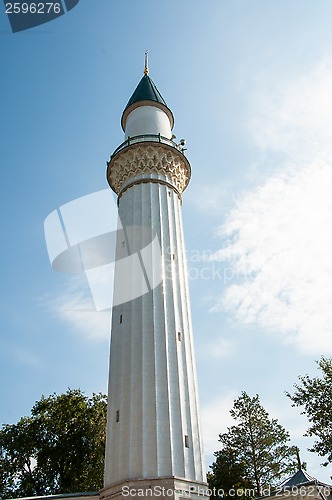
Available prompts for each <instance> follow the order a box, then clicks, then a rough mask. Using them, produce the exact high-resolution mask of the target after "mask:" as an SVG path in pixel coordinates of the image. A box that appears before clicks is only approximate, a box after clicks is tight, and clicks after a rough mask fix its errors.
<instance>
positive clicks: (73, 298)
mask: <svg viewBox="0 0 332 500" xmlns="http://www.w3.org/2000/svg"><path fill="white" fill-rule="evenodd" d="M41 303H42V306H43V307H44V308H45V309H47V310H48V311H49V312H50V313H51V314H52V315H54V316H56V317H57V318H59V319H60V320H62V321H65V322H66V323H67V324H68V325H69V327H70V328H71V330H72V331H73V332H75V333H76V334H78V335H82V336H83V337H85V338H86V339H88V340H92V341H104V340H108V339H109V336H110V318H111V312H110V311H107V310H106V311H96V309H95V305H94V302H93V299H92V296H91V293H90V291H89V288H88V286H87V282H86V279H85V278H84V275H83V274H78V275H75V276H74V277H72V278H71V279H69V280H68V284H67V286H66V287H65V288H64V289H62V290H61V292H58V293H55V294H52V295H47V296H44V297H43V298H42V299H41Z"/></svg>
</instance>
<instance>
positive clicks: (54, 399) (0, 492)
mask: <svg viewBox="0 0 332 500" xmlns="http://www.w3.org/2000/svg"><path fill="white" fill-rule="evenodd" d="M106 406H107V401H106V396H104V395H102V394H94V395H93V396H92V397H91V398H88V397H86V396H85V395H84V394H83V393H82V392H81V391H80V390H70V389H69V390H68V391H67V392H66V393H65V394H61V395H59V396H58V395H56V394H53V395H51V396H49V397H47V398H46V397H44V396H43V397H42V398H41V399H40V400H39V401H37V402H36V403H35V405H34V406H33V408H32V410H31V416H30V417H23V418H21V419H20V421H19V422H18V423H17V424H11V425H8V424H6V425H3V426H2V429H1V430H0V496H2V497H3V498H12V497H19V496H31V495H47V494H56V493H69V492H71V493H74V492H78V491H97V490H99V489H100V488H101V487H102V484H103V471H104V452H105V439H106Z"/></svg>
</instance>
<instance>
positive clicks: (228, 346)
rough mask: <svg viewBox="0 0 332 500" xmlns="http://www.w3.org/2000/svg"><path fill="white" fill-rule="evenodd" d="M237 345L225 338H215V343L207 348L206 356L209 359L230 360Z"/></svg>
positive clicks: (207, 345) (209, 344)
mask: <svg viewBox="0 0 332 500" xmlns="http://www.w3.org/2000/svg"><path fill="white" fill-rule="evenodd" d="M234 349H235V345H234V343H232V342H230V341H229V340H228V339H225V338H223V337H219V338H215V339H214V340H213V342H210V343H207V344H206V346H205V354H206V355H207V356H208V357H209V358H216V359H223V358H228V357H229V356H231V355H232V354H233V353H234Z"/></svg>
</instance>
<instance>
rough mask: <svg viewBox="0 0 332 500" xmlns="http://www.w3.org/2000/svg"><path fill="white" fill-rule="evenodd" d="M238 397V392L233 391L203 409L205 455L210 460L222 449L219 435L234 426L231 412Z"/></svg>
mask: <svg viewBox="0 0 332 500" xmlns="http://www.w3.org/2000/svg"><path fill="white" fill-rule="evenodd" d="M237 397H238V394H237V392H236V391H232V392H229V393H228V394H225V395H224V396H223V397H221V398H216V399H214V400H213V401H211V402H210V403H209V404H207V405H205V406H203V408H202V411H201V419H202V428H203V436H204V448H205V453H206V454H207V455H208V456H209V457H208V459H211V455H213V453H214V452H215V451H217V450H219V449H220V443H219V441H218V440H219V434H222V433H224V432H226V431H227V427H230V426H231V425H233V424H234V420H233V418H232V417H231V415H230V413H229V411H230V409H231V408H232V407H233V403H234V400H235V399H236V398H237Z"/></svg>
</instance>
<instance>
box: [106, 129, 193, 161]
mask: <svg viewBox="0 0 332 500" xmlns="http://www.w3.org/2000/svg"><path fill="white" fill-rule="evenodd" d="M139 142H157V143H160V144H166V145H168V146H171V147H172V148H174V149H176V150H177V151H179V152H180V153H182V154H183V155H184V152H185V150H186V149H185V148H184V147H183V146H182V145H181V144H176V142H174V141H173V140H172V139H168V138H167V137H164V136H163V135H161V134H144V135H135V136H132V137H128V138H127V139H126V140H125V141H124V142H123V143H122V144H120V146H118V147H117V148H116V150H115V151H114V152H113V154H112V155H111V157H110V159H109V162H110V161H111V160H112V159H113V158H114V156H115V155H116V154H118V153H119V151H121V150H122V149H125V148H127V147H129V146H132V145H133V144H137V143H139ZM109 162H108V163H109Z"/></svg>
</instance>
